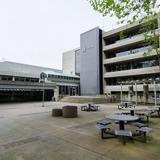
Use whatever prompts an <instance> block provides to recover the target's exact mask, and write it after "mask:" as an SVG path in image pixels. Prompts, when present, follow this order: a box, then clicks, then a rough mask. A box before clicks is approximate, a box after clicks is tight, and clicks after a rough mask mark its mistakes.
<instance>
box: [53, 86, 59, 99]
mask: <svg viewBox="0 0 160 160" xmlns="http://www.w3.org/2000/svg"><path fill="white" fill-rule="evenodd" d="M54 98H55V101H58V100H59V86H56V88H55V89H54Z"/></svg>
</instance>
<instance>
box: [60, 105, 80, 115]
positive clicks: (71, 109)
mask: <svg viewBox="0 0 160 160" xmlns="http://www.w3.org/2000/svg"><path fill="white" fill-rule="evenodd" d="M62 115H63V117H65V118H74V117H77V116H78V109H77V106H64V107H62Z"/></svg>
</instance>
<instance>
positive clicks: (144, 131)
mask: <svg viewBox="0 0 160 160" xmlns="http://www.w3.org/2000/svg"><path fill="white" fill-rule="evenodd" d="M137 131H139V134H140V135H142V134H143V136H144V142H147V136H146V134H148V133H150V132H151V131H152V128H149V127H141V128H139V129H137Z"/></svg>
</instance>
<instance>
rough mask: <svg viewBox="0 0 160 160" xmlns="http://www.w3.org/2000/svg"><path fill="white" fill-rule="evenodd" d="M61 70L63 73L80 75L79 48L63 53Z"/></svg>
mask: <svg viewBox="0 0 160 160" xmlns="http://www.w3.org/2000/svg"><path fill="white" fill-rule="evenodd" d="M62 70H63V73H64V74H68V75H80V49H79V48H76V49H73V50H70V51H67V52H64V53H63V56H62Z"/></svg>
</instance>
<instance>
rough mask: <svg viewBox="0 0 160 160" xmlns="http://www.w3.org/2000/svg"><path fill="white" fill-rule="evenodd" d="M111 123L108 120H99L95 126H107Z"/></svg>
mask: <svg viewBox="0 0 160 160" xmlns="http://www.w3.org/2000/svg"><path fill="white" fill-rule="evenodd" d="M111 123H112V122H111V121H110V120H107V119H104V120H101V121H99V122H97V124H101V125H109V124H111Z"/></svg>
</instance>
